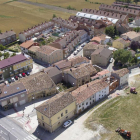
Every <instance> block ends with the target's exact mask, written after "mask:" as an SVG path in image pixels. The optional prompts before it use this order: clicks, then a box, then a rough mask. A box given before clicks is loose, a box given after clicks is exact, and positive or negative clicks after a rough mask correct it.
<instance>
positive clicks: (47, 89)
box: [19, 72, 57, 102]
mask: <svg viewBox="0 0 140 140" xmlns="http://www.w3.org/2000/svg"><path fill="white" fill-rule="evenodd" d="M19 81H20V82H21V83H22V84H23V85H24V86H25V88H26V90H27V96H28V102H30V101H32V100H34V99H38V98H41V97H45V96H49V95H53V94H55V93H57V90H56V85H55V83H54V82H53V80H52V79H51V78H50V77H49V76H48V74H47V73H45V72H38V73H35V74H32V75H30V76H28V77H26V78H22V79H19Z"/></svg>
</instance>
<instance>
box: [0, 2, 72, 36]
mask: <svg viewBox="0 0 140 140" xmlns="http://www.w3.org/2000/svg"><path fill="white" fill-rule="evenodd" d="M53 14H55V15H56V16H60V17H62V18H68V17H69V16H70V15H71V14H67V13H63V12H59V11H53V10H48V9H45V8H41V7H37V6H33V5H28V4H24V3H20V2H17V1H13V2H9V1H8V0H0V30H1V31H2V32H5V31H6V30H11V29H13V30H14V31H15V32H16V33H17V34H18V33H19V32H20V31H23V30H24V29H27V28H30V27H32V26H33V25H36V24H38V23H41V22H43V21H45V20H46V21H47V20H50V19H51V18H52V16H53Z"/></svg>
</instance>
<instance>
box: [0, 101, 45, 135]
mask: <svg viewBox="0 0 140 140" xmlns="http://www.w3.org/2000/svg"><path fill="white" fill-rule="evenodd" d="M46 100H48V98H47V99H38V100H35V102H30V103H26V104H24V105H22V106H19V107H17V108H13V109H10V110H7V111H1V113H2V114H3V115H4V116H7V117H9V118H11V119H13V120H14V121H15V122H16V123H17V124H18V125H20V126H21V127H22V128H23V129H24V130H26V131H28V132H30V133H33V132H34V131H35V130H36V128H37V126H38V121H37V116H36V110H35V107H37V106H39V105H40V104H42V103H43V102H45V101H46Z"/></svg>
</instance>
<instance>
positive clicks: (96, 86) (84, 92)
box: [71, 79, 109, 104]
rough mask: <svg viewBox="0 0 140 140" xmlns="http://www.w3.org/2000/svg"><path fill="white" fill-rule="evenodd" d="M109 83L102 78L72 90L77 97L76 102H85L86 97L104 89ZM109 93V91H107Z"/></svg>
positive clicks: (72, 93)
mask: <svg viewBox="0 0 140 140" xmlns="http://www.w3.org/2000/svg"><path fill="white" fill-rule="evenodd" d="M108 86H109V85H108V83H107V82H106V81H104V80H103V79H101V80H95V81H92V82H90V83H88V84H85V85H83V86H80V87H79V88H77V89H76V90H74V91H72V92H71V95H72V96H73V97H75V99H76V103H77V104H80V103H82V102H84V101H85V100H86V99H88V98H90V97H91V96H92V95H94V94H95V93H97V92H99V91H101V90H102V89H104V88H106V87H108ZM107 94H108V93H107Z"/></svg>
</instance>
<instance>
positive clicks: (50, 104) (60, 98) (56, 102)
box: [36, 92, 75, 118]
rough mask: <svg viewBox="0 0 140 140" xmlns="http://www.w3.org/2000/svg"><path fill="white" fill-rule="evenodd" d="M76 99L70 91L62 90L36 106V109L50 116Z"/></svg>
mask: <svg viewBox="0 0 140 140" xmlns="http://www.w3.org/2000/svg"><path fill="white" fill-rule="evenodd" d="M74 101H75V98H74V97H73V96H72V95H71V94H70V93H66V92H61V93H59V94H57V95H55V96H54V97H52V98H50V99H49V100H48V101H46V102H44V103H43V104H41V105H39V106H38V107H36V110H37V111H39V112H40V113H41V114H43V115H45V116H47V117H49V118H50V117H52V116H54V115H55V114H57V113H58V112H60V111H62V110H63V109H64V108H66V107H67V106H69V105H70V104H71V103H73V102H74Z"/></svg>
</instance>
